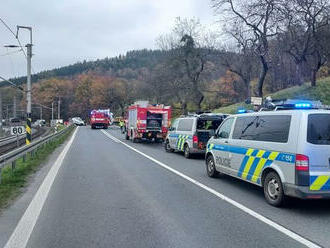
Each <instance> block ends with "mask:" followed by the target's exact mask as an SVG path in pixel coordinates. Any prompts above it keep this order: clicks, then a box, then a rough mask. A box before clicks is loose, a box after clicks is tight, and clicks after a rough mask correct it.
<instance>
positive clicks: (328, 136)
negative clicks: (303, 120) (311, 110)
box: [307, 114, 330, 145]
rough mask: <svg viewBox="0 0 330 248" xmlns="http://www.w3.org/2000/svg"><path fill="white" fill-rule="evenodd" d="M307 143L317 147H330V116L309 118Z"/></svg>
mask: <svg viewBox="0 0 330 248" xmlns="http://www.w3.org/2000/svg"><path fill="white" fill-rule="evenodd" d="M307 142H309V143H312V144H315V145H330V114H310V115H309V116H308V129H307Z"/></svg>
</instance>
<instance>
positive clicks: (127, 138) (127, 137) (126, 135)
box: [125, 132, 129, 140]
mask: <svg viewBox="0 0 330 248" xmlns="http://www.w3.org/2000/svg"><path fill="white" fill-rule="evenodd" d="M125 139H126V140H129V136H128V133H127V132H126V133H125Z"/></svg>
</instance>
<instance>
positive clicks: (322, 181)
mask: <svg viewBox="0 0 330 248" xmlns="http://www.w3.org/2000/svg"><path fill="white" fill-rule="evenodd" d="M313 179H314V178H313ZM329 179H330V176H317V177H316V179H315V180H314V182H313V183H312V184H311V186H310V187H309V189H310V190H320V189H322V187H323V186H325V185H326V184H327V182H328V181H329ZM329 182H330V181H329ZM325 189H327V187H326V188H325Z"/></svg>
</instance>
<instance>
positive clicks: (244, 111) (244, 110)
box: [237, 109, 247, 114]
mask: <svg viewBox="0 0 330 248" xmlns="http://www.w3.org/2000/svg"><path fill="white" fill-rule="evenodd" d="M237 113H238V114H244V113H247V111H246V109H238V110H237Z"/></svg>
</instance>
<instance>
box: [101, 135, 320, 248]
mask: <svg viewBox="0 0 330 248" xmlns="http://www.w3.org/2000/svg"><path fill="white" fill-rule="evenodd" d="M101 132H102V133H103V134H104V135H106V136H107V137H108V138H109V139H111V140H112V141H114V142H116V143H120V144H122V145H124V146H126V147H127V148H129V149H130V150H132V151H134V152H136V153H138V154H140V155H142V156H143V157H145V158H147V159H149V160H151V161H153V162H154V163H156V164H158V165H159V166H161V167H162V168H164V169H166V170H168V171H170V172H172V173H174V174H176V175H177V176H179V177H181V178H183V179H186V180H187V181H189V182H191V183H193V184H195V185H196V186H198V187H200V188H202V189H204V190H206V191H208V192H209V193H211V194H213V195H215V196H216V197H218V198H220V199H222V200H224V201H226V202H227V203H229V204H231V205H233V206H235V207H236V208H238V209H240V210H241V211H243V212H245V213H247V214H249V215H250V216H252V217H254V218H256V219H258V220H259V221H261V222H263V223H265V224H267V225H268V226H271V227H273V228H275V229H276V230H278V231H279V232H281V233H283V234H285V235H286V236H288V237H290V238H292V239H294V240H296V241H297V242H299V243H301V244H303V245H305V246H307V247H311V248H321V246H320V245H318V244H316V243H314V242H312V241H310V240H308V239H306V238H304V237H302V236H300V235H299V234H297V233H295V232H294V231H291V230H290V229H287V228H285V227H284V226H282V225H280V224H278V223H276V222H275V221H272V220H271V219H269V218H267V217H265V216H263V215H261V214H259V213H257V212H255V211H254V210H252V209H250V208H248V207H246V206H244V205H243V204H241V203H239V202H237V201H235V200H233V199H231V198H229V197H227V196H225V195H223V194H222V193H220V192H218V191H216V190H214V189H212V188H210V187H208V186H206V185H205V184H203V183H201V182H199V181H197V180H195V179H193V178H191V177H189V176H187V175H185V174H183V173H181V172H180V171H177V170H175V169H173V168H172V167H170V166H168V165H166V164H164V163H163V162H160V161H158V160H157V159H155V158H153V157H151V156H149V155H147V154H145V153H143V152H141V151H139V150H138V149H136V148H134V147H132V146H130V145H128V144H126V143H125V142H123V141H121V140H119V139H117V138H116V137H114V136H113V135H111V134H110V133H108V132H106V131H105V130H101Z"/></svg>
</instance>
